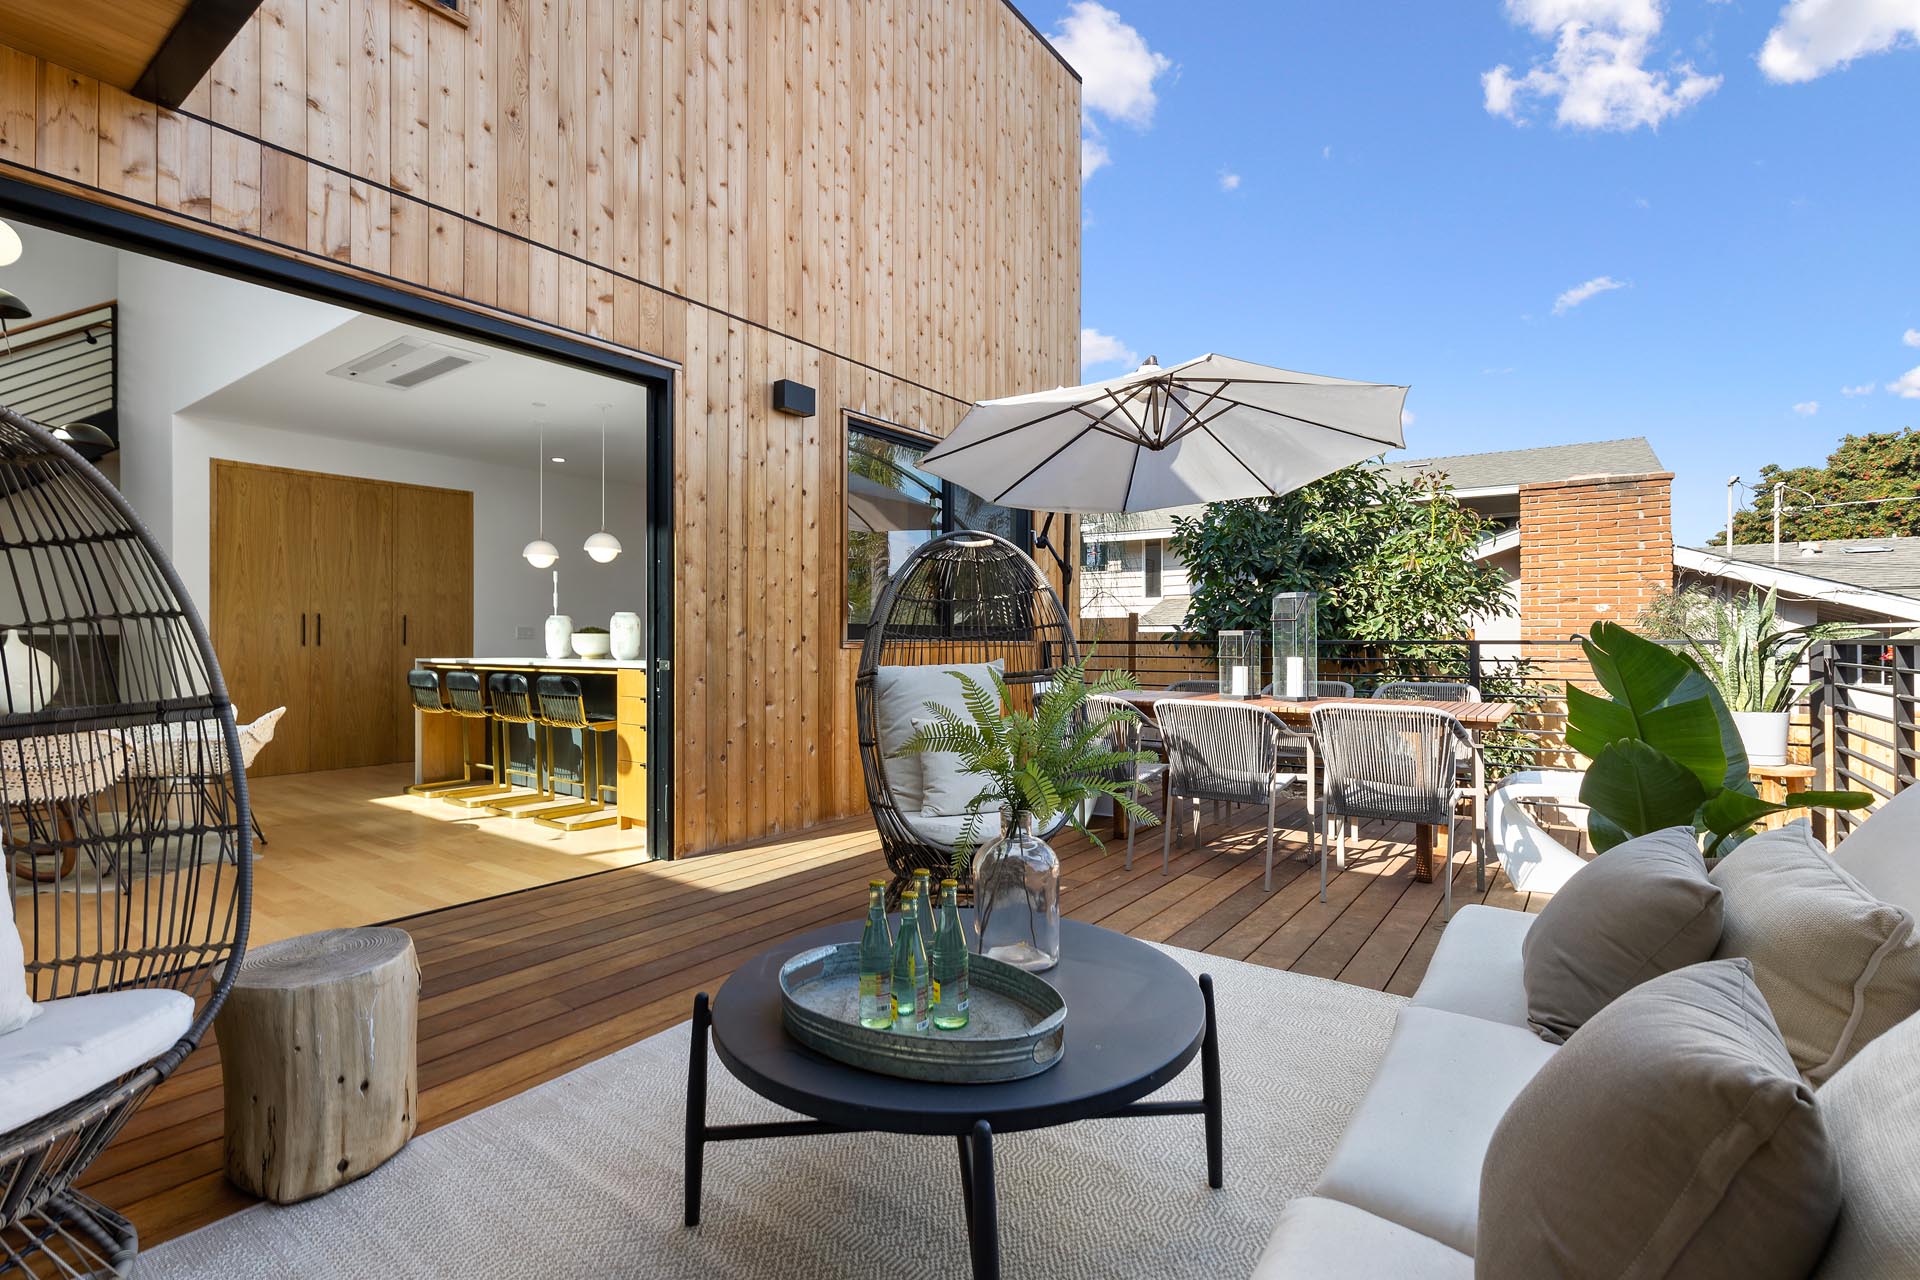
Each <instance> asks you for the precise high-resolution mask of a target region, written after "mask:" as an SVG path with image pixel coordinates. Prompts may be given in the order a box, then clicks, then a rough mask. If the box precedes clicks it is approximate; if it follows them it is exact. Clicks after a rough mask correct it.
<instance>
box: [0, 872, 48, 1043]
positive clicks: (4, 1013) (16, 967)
mask: <svg viewBox="0 0 1920 1280" xmlns="http://www.w3.org/2000/svg"><path fill="white" fill-rule="evenodd" d="M3 847H4V841H0V849H3ZM0 898H4V899H5V903H6V905H4V906H0V1035H5V1034H6V1033H7V1032H9V1031H16V1030H18V1029H19V1028H21V1027H24V1026H26V1025H27V1023H29V1022H31V1021H32V1020H33V1018H34V1016H35V1015H37V1014H38V1013H39V1012H40V1006H39V1005H37V1004H35V1003H34V1002H33V1001H32V1000H30V999H28V998H27V958H26V953H25V952H24V951H23V950H22V949H21V947H20V934H19V932H18V931H17V930H15V929H14V927H13V892H12V886H11V885H10V884H9V883H8V882H7V877H5V876H0Z"/></svg>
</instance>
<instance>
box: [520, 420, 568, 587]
mask: <svg viewBox="0 0 1920 1280" xmlns="http://www.w3.org/2000/svg"><path fill="white" fill-rule="evenodd" d="M535 407H536V408H537V407H538V406H535ZM539 467H540V536H539V537H537V538H535V539H534V540H533V541H532V542H529V543H528V544H527V545H526V546H524V547H522V548H521V549H520V554H521V555H523V556H525V557H526V558H527V563H528V564H530V565H532V566H533V567H534V568H536V569H545V568H549V567H551V566H552V564H553V562H554V561H556V560H558V559H559V558H560V548H558V547H556V546H554V545H553V544H552V543H551V542H548V541H547V424H546V423H544V422H542V423H541V424H540V455H539Z"/></svg>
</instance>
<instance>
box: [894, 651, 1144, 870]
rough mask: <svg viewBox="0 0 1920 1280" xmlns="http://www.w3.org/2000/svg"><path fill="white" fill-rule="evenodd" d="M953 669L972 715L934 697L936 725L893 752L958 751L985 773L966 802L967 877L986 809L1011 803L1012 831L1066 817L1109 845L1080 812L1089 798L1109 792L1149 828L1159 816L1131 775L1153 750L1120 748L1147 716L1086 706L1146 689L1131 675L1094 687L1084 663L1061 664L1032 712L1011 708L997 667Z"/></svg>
mask: <svg viewBox="0 0 1920 1280" xmlns="http://www.w3.org/2000/svg"><path fill="white" fill-rule="evenodd" d="M951 674H952V675H953V677H954V679H956V680H958V681H959V682H960V687H961V691H962V694H963V699H964V701H965V704H966V713H965V714H964V715H963V714H962V713H960V712H958V711H955V710H954V709H953V708H952V707H949V706H945V705H943V704H941V703H938V702H928V703H927V704H926V705H927V711H928V713H929V714H930V715H931V716H932V717H933V720H932V722H931V723H928V724H924V725H922V726H921V727H920V728H919V729H917V730H915V731H914V734H913V736H912V737H911V738H909V739H907V741H906V742H905V743H904V744H902V746H901V747H900V749H899V750H898V751H896V752H894V755H896V756H906V755H914V754H918V753H920V752H935V751H947V752H952V753H953V754H954V755H956V756H958V757H960V768H961V771H962V772H963V773H969V774H978V775H979V777H980V780H981V785H980V792H979V794H978V795H976V796H974V797H973V799H972V800H970V801H968V802H967V816H966V821H965V822H964V823H963V824H962V825H961V830H960V839H959V841H958V842H957V843H956V844H955V845H954V850H953V872H954V875H956V876H959V875H961V874H962V873H963V872H964V871H965V870H966V868H967V865H968V864H969V863H970V862H971V861H972V859H973V852H974V849H975V848H976V846H977V845H978V843H979V835H980V823H981V816H980V815H981V813H982V811H983V810H984V811H986V812H995V811H997V810H1001V809H1004V810H1007V811H1008V816H1009V817H1010V818H1011V819H1012V822H1011V825H1010V826H1009V827H1008V830H1009V831H1012V830H1015V829H1017V828H1018V826H1019V824H1020V821H1021V819H1022V818H1025V817H1031V818H1032V819H1033V821H1034V824H1035V825H1036V826H1038V827H1041V828H1045V827H1046V826H1047V825H1048V824H1049V823H1051V822H1052V821H1053V820H1054V819H1055V818H1057V817H1059V816H1061V815H1062V814H1064V815H1066V819H1067V823H1068V825H1069V826H1071V827H1072V828H1073V829H1074V830H1076V831H1078V832H1080V833H1081V834H1082V835H1084V836H1086V837H1087V838H1088V839H1089V840H1091V841H1093V843H1094V844H1095V845H1097V846H1099V848H1100V849H1101V850H1102V851H1104V850H1105V849H1106V845H1105V844H1104V843H1102V841H1101V839H1100V837H1099V836H1096V835H1094V834H1093V832H1092V831H1090V830H1088V829H1087V825H1086V822H1085V820H1084V818H1083V817H1082V816H1081V815H1082V810H1083V809H1084V808H1085V807H1086V802H1087V801H1089V800H1092V799H1094V798H1095V797H1098V796H1106V797H1107V798H1108V799H1110V800H1112V801H1113V802H1114V803H1115V804H1117V805H1119V806H1120V808H1121V810H1122V811H1123V812H1124V813H1126V814H1127V816H1128V817H1130V818H1132V819H1133V820H1134V821H1135V822H1136V823H1138V824H1140V825H1141V826H1152V825H1154V824H1155V823H1156V822H1157V821H1158V819H1157V818H1155V817H1154V816H1153V815H1152V814H1151V813H1149V812H1147V810H1146V809H1145V808H1143V807H1142V806H1141V804H1140V802H1139V801H1138V800H1136V799H1134V789H1135V787H1134V781H1133V776H1132V775H1133V766H1134V765H1135V764H1136V763H1142V762H1146V761H1151V760H1153V759H1154V756H1153V755H1152V753H1150V752H1146V751H1122V750H1119V749H1118V748H1116V747H1115V745H1114V743H1115V741H1116V740H1117V738H1118V730H1119V728H1120V726H1121V725H1123V724H1127V723H1131V722H1135V721H1138V720H1139V718H1140V713H1139V712H1137V711H1135V710H1133V709H1132V708H1131V707H1127V708H1123V709H1119V710H1115V711H1113V712H1110V713H1108V714H1105V715H1098V716H1095V715H1088V714H1086V713H1085V708H1086V704H1087V699H1088V698H1090V697H1094V696H1096V695H1101V694H1112V693H1118V692H1120V691H1121V690H1123V689H1136V688H1138V687H1139V686H1138V685H1137V684H1136V683H1135V682H1134V679H1133V676H1132V675H1131V674H1129V673H1128V672H1125V671H1109V672H1105V673H1103V674H1102V675H1100V676H1099V677H1098V678H1097V679H1095V680H1094V682H1093V683H1092V684H1088V683H1087V668H1086V663H1085V661H1084V660H1082V661H1080V662H1076V663H1074V664H1072V665H1071V666H1066V667H1062V668H1061V669H1060V671H1059V672H1058V674H1057V675H1056V676H1055V677H1054V680H1053V682H1052V684H1051V685H1050V686H1048V688H1047V690H1046V693H1045V695H1044V696H1042V697H1039V698H1037V699H1035V702H1036V704H1037V705H1036V706H1035V708H1034V710H1033V711H1031V712H1027V711H1022V710H1019V709H1018V708H1016V707H1014V706H1013V700H1012V698H1011V697H1010V696H1009V695H1008V691H1007V682H1006V680H1005V679H1004V678H1003V677H1002V676H1001V675H1000V673H999V672H998V671H997V670H996V671H993V672H992V673H991V674H992V676H993V682H992V684H991V686H989V685H983V684H981V683H980V682H979V681H978V680H976V679H974V678H973V677H972V676H971V675H968V674H966V673H965V672H960V671H955V672H952V673H951Z"/></svg>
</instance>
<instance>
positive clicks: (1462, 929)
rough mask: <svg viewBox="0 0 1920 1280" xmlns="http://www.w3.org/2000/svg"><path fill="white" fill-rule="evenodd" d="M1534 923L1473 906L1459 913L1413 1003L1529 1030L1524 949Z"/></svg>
mask: <svg viewBox="0 0 1920 1280" xmlns="http://www.w3.org/2000/svg"><path fill="white" fill-rule="evenodd" d="M1534 919H1535V917H1534V916H1531V915H1529V914H1527V913H1526V912H1524V911H1508V910H1505V909H1504V908H1501V907H1486V906H1481V905H1480V904H1479V903H1473V904H1471V905H1468V906H1464V907H1462V908H1460V910H1458V911H1456V912H1454V915H1453V919H1452V920H1451V921H1449V922H1448V924H1447V931H1446V932H1445V933H1443V934H1441V935H1440V945H1439V946H1437V947H1435V948H1434V950H1433V960H1432V962H1431V963H1429V964H1428V965H1427V976H1426V977H1424V978H1422V979H1421V980H1420V989H1419V990H1418V991H1416V992H1414V995H1413V1003H1414V1004H1416V1005H1419V1006H1420V1007H1421V1008H1426V1009H1445V1010H1446V1011H1448V1012H1449V1013H1464V1014H1467V1015H1468V1016H1470V1017H1474V1018H1485V1019H1487V1020H1488V1021H1489V1022H1498V1023H1502V1024H1504V1025H1506V1026H1509V1027H1525V1026H1526V1025H1527V986H1526V982H1525V980H1524V977H1523V971H1522V965H1521V959H1520V944H1521V943H1522V942H1523V941H1525V940H1526V936H1527V930H1529V929H1531V928H1533V922H1534Z"/></svg>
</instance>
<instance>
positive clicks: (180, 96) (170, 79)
mask: <svg viewBox="0 0 1920 1280" xmlns="http://www.w3.org/2000/svg"><path fill="white" fill-rule="evenodd" d="M259 7H260V0H188V4H187V7H186V10H185V12H183V13H182V14H181V15H180V21H178V22H176V23H174V24H173V30H171V31H169V32H168V33H167V38H166V39H165V40H162V41H161V42H160V48H159V49H158V50H156V51H155V52H154V55H153V61H151V62H149V63H147V69H146V70H145V71H143V72H141V73H140V78H139V79H138V80H136V81H135V82H134V85H133V94H134V96H135V97H137V98H145V99H147V100H148V101H149V102H155V103H158V104H159V105H160V106H163V107H166V108H169V109H171V108H174V107H177V106H179V105H180V104H181V103H182V102H185V101H186V99H187V95H188V94H190V93H192V92H193V88H194V86H195V85H197V84H199V83H200V81H201V78H202V77H204V76H205V75H206V74H207V72H208V70H210V69H211V68H212V66H213V64H214V61H215V60H216V59H217V58H219V56H220V55H221V54H222V53H223V52H225V51H226V47H227V46H228V45H230V44H232V43H233V38H234V37H235V36H237V35H239V34H240V29H241V28H242V27H244V26H246V25H247V20H248V19H250V18H252V17H253V14H254V10H256V9H258V8H259Z"/></svg>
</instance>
